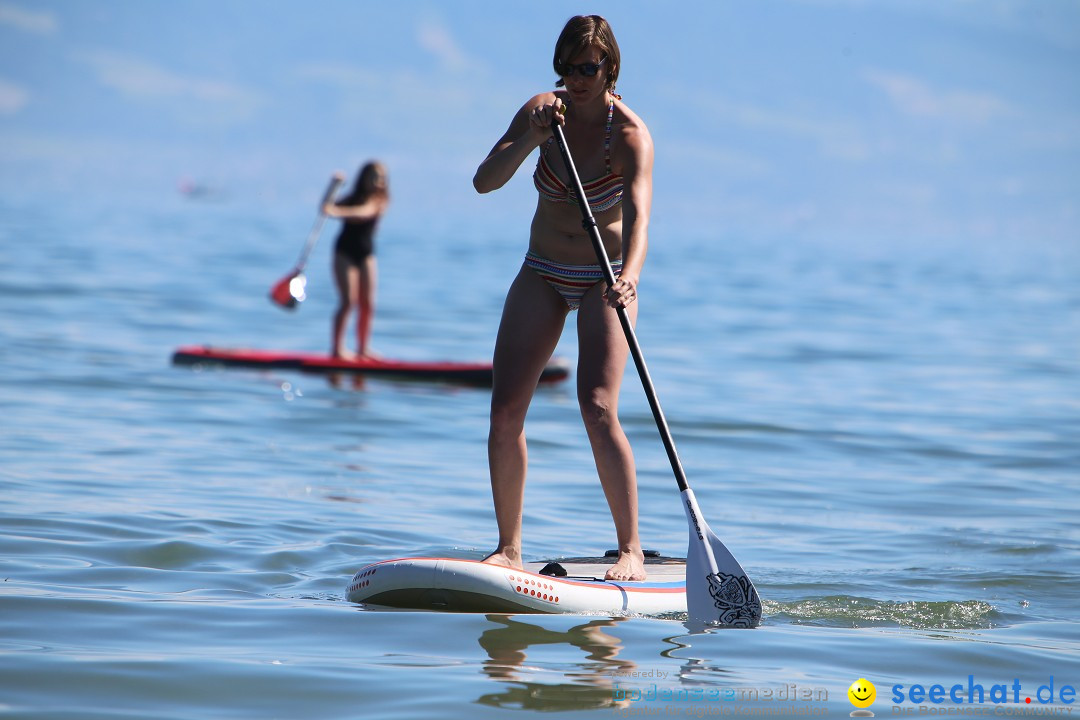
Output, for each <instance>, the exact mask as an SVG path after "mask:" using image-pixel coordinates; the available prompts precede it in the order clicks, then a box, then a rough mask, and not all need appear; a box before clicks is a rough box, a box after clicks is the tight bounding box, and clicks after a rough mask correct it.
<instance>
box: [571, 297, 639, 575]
mask: <svg viewBox="0 0 1080 720" xmlns="http://www.w3.org/2000/svg"><path fill="white" fill-rule="evenodd" d="M604 289H605V288H604V283H600V284H598V285H596V286H595V287H593V288H592V289H591V290H589V292H588V293H586V295H585V297H584V298H583V299H582V302H581V309H580V310H579V311H578V313H579V314H578V346H579V350H578V403H579V404H580V405H581V417H582V419H583V420H584V421H585V429H586V431H587V432H588V435H589V443H590V444H591V445H592V450H593V457H594V458H595V460H596V471H597V473H598V474H599V476H600V484H601V486H602V487H603V488H604V495H605V497H607V502H608V507H609V508H610V509H611V517H612V520H614V522H615V534H616V537H617V539H618V542H619V558H618V560H617V561H616V562H615V564H614V565H612V566H611V568H609V569H608V571H607V575H606V577H607V579H608V580H644V579H645V558H644V556H643V554H642V552H641V540H640V539H639V538H638V495H637V470H636V468H635V465H634V454H633V451H632V450H631V448H630V441H629V440H627V438H626V433H625V432H623V429H622V425H621V424H620V423H619V388H620V386H621V384H622V377H623V371H624V369H625V368H626V358H627V356H628V355H629V354H630V348H629V347H628V346H627V344H626V337H625V336H624V335H623V331H622V327H621V325H620V324H619V317H618V315H617V314H616V312H615V310H614V309H612V308H610V307H608V305H607V303H605V302H604V297H603V293H604ZM627 311H628V312H629V313H630V320H631V322H633V321H634V320H635V319H636V318H637V303H633V304H632V305H630V307H629V308H627Z"/></svg>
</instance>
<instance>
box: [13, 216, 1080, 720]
mask: <svg viewBox="0 0 1080 720" xmlns="http://www.w3.org/2000/svg"><path fill="white" fill-rule="evenodd" d="M311 205H313V203H299V202H298V203H296V207H292V208H285V209H281V208H279V209H278V210H277V211H276V212H270V213H268V212H265V211H255V210H253V209H250V208H247V207H245V206H244V204H243V203H241V202H222V203H217V204H212V203H202V204H200V203H193V202H185V201H183V200H181V199H179V198H176V199H172V198H169V199H163V200H160V201H159V202H156V203H148V204H147V203H134V204H133V203H127V202H121V201H116V202H114V203H91V202H86V203H81V204H73V205H71V206H58V204H57V203H56V202H55V199H50V200H49V201H48V202H39V203H33V202H24V201H13V200H7V201H3V203H2V205H0V257H2V258H3V260H4V267H5V272H4V273H3V276H2V277H0V308H2V313H0V367H2V370H3V372H2V373H0V404H2V407H3V413H2V419H0V428H2V430H0V577H2V578H3V582H2V584H0V717H19V718H65V719H70V718H117V717H133V718H134V717H139V718H144V717H145V718H219V717H220V718H260V719H264V718H351V717H355V718H375V719H379V720H390V719H393V718H436V717H439V718H443V717H447V718H457V717H470V718H476V717H482V718H488V717H490V718H496V717H523V716H525V715H527V714H532V713H545V712H549V711H558V715H557V716H558V717H568V718H569V717H606V716H617V717H624V716H650V715H651V716H656V715H665V716H678V717H706V716H719V715H734V714H752V713H757V714H769V715H810V716H820V715H831V716H837V717H842V716H847V715H848V714H849V713H850V712H851V711H852V710H853V709H854V708H853V706H852V704H851V703H850V702H849V700H848V697H847V689H848V686H849V685H851V684H852V683H853V682H854V681H855V680H857V679H859V678H866V679H868V680H869V681H871V682H872V683H874V684H875V685H876V687H877V701H876V703H875V704H874V705H873V706H872V707H871V710H873V711H875V712H876V714H877V716H879V717H880V716H882V715H902V714H913V715H915V714H920V713H922V714H926V713H927V711H934V712H941V713H944V712H945V711H946V710H947V709H950V708H951V709H953V710H956V709H961V710H967V711H969V712H973V713H978V712H984V711H985V712H987V713H988V714H991V715H998V716H1001V715H1023V714H1032V713H1034V712H1035V711H1038V712H1040V713H1046V712H1049V711H1054V712H1058V713H1063V714H1068V713H1069V712H1071V711H1072V710H1073V708H1075V705H1074V704H1072V702H1070V696H1069V694H1068V688H1069V687H1075V686H1076V685H1078V684H1080V626H1078V624H1077V619H1078V618H1080V610H1078V607H1077V606H1078V604H1080V522H1078V519H1080V517H1078V511H1080V501H1078V499H1077V498H1078V492H1077V491H1078V487H1080V246H1073V247H1061V246H1054V245H1049V244H1042V243H1039V242H1038V241H1037V239H1031V240H1028V241H1026V242H1024V243H1022V244H1021V243H1017V244H1016V245H1014V246H1004V245H1002V244H1000V243H999V244H994V245H989V246H988V245H981V244H979V243H977V242H974V241H972V242H961V241H955V242H940V243H935V242H930V241H924V240H918V239H914V240H912V241H910V242H905V243H885V242H880V241H875V240H874V239H872V238H870V239H867V240H866V241H865V242H860V243H850V242H848V243H839V242H836V243H830V242H822V241H816V242H804V241H799V239H797V238H792V239H788V240H787V241H783V242H780V241H754V242H751V241H746V240H740V239H737V238H729V237H723V236H718V237H711V236H709V235H708V234H707V233H704V232H703V233H700V234H699V235H698V236H696V237H694V236H686V235H683V234H679V233H675V232H667V233H665V232H663V231H662V230H654V233H653V237H652V247H651V250H650V257H649V261H648V264H647V268H646V270H647V274H646V276H645V278H644V279H643V282H642V288H641V295H642V306H641V317H640V319H639V325H638V334H639V339H640V341H641V345H642V347H643V349H644V351H645V356H646V358H647V360H648V362H649V365H650V369H651V371H652V375H653V379H654V381H655V383H656V386H657V390H658V393H659V397H660V401H661V403H662V404H663V407H664V410H665V412H666V414H667V417H668V420H669V422H670V423H671V427H672V431H673V434H674V437H675V441H676V444H677V446H678V448H679V451H680V454H681V456H682V459H683V462H684V464H685V466H686V470H687V474H688V477H689V480H690V483H691V485H692V487H693V488H694V489H695V492H696V494H697V496H698V499H699V501H700V503H701V506H702V509H703V511H704V514H705V517H706V518H707V520H708V521H709V523H710V525H711V526H712V527H713V529H714V530H715V531H716V532H717V534H718V535H719V536H720V537H721V538H723V540H724V541H725V543H726V544H727V545H728V547H729V548H730V549H731V550H732V552H733V553H734V555H735V556H736V557H737V558H738V559H739V561H740V562H741V563H742V565H743V566H744V568H746V570H747V572H748V573H749V574H750V576H751V577H752V578H753V579H754V581H755V583H756V585H757V587H758V590H759V591H760V593H761V596H762V598H763V601H764V608H765V618H764V621H763V623H762V625H761V626H760V627H759V628H757V629H755V630H748V631H732V630H727V631H718V630H713V631H709V632H701V631H698V630H695V629H694V628H692V627H690V626H689V625H687V624H686V623H684V622H682V621H680V620H679V619H674V620H671V619H667V620H659V619H653V618H637V617H634V618H610V617H595V616H590V617H584V616H534V615H517V616H503V615H471V614H442V613H429V612H394V611H385V610H375V609H371V608H364V607H359V606H356V605H353V604H351V603H349V602H347V601H346V599H345V588H346V584H347V582H348V580H349V579H350V577H351V575H352V573H353V572H355V570H356V569H358V568H359V567H361V566H363V565H365V564H367V563H370V562H373V561H377V560H383V559H388V558H393V557H400V556H407V555H453V556H459V557H465V558H480V557H482V556H483V555H484V554H485V553H486V551H488V550H490V548H491V547H492V545H493V542H494V539H495V535H494V520H493V514H492V511H491V503H490V496H489V489H488V481H487V467H486V450H485V437H486V433H487V409H488V399H489V398H488V392H487V391H485V390H483V389H475V388H462V387H454V386H450V385H430V384H418V383H404V382H393V381H385V380H368V381H366V382H364V383H362V384H359V385H356V386H354V385H353V383H351V382H346V383H343V384H339V385H333V384H330V383H328V382H327V381H326V380H325V379H323V378H320V377H317V376H308V375H298V374H295V373H290V372H254V371H243V370H223V371H202V372H199V371H195V370H192V369H191V368H186V367H173V366H172V365H171V363H170V355H171V352H172V350H173V349H174V348H175V347H177V346H179V345H184V344H192V343H208V344H217V345H226V346H247V347H263V348H293V349H308V350H323V349H325V348H326V347H327V345H328V332H329V315H330V311H331V306H332V302H333V297H332V296H333V290H332V287H331V285H330V281H329V272H328V264H329V248H330V245H331V242H330V238H331V237H332V232H333V230H334V228H332V227H327V229H326V232H325V234H324V239H323V243H322V244H321V245H320V246H319V248H318V250H317V251H316V253H315V255H314V257H313V260H312V263H311V266H310V267H309V272H308V275H309V293H310V297H309V299H308V301H307V302H306V303H305V304H304V305H303V306H302V307H301V308H300V309H299V310H298V311H296V312H294V313H287V312H283V311H282V310H280V309H278V308H277V307H275V306H274V305H272V304H271V303H270V302H269V300H268V299H267V291H268V290H269V287H270V285H271V284H272V283H273V282H274V281H275V280H277V279H278V278H279V277H281V276H282V275H283V274H284V273H285V272H286V271H288V269H289V267H290V265H291V263H292V261H293V260H294V258H295V253H296V252H297V251H298V250H299V248H300V245H301V243H302V242H303V238H304V236H305V234H306V232H307V230H308V229H309V227H310V224H311V222H312V221H313V219H314V218H313V217H312V213H311V212H310V207H311ZM526 220H527V218H522V222H521V226H520V228H517V229H516V230H517V231H518V232H519V233H523V232H524V230H525V223H526ZM417 226H418V227H419V226H421V225H420V224H419V223H418V224H417ZM524 249H525V239H524V236H523V235H521V234H518V235H516V236H513V235H511V236H507V235H506V234H499V233H498V232H495V231H490V232H486V231H479V232H477V231H474V229H470V228H456V229H455V228H449V227H446V228H440V229H437V230H431V231H430V232H427V233H421V232H416V231H406V230H404V229H403V226H397V227H396V228H395V226H392V225H388V226H387V227H386V228H384V232H383V234H382V235H381V236H380V237H379V258H380V263H381V280H382V285H381V288H380V296H379V298H380V310H379V314H378V317H377V320H376V325H375V346H376V349H377V350H379V351H380V352H381V353H383V354H384V355H387V356H391V357H400V358H410V359H455V360H475V359H486V358H489V357H490V354H491V349H492V344H493V340H494V335H495V329H496V327H497V323H498V318H499V311H500V308H501V302H502V297H503V294H504V293H505V290H506V288H507V287H508V285H509V282H510V280H511V278H512V277H513V274H514V273H515V272H516V269H517V267H518V265H519V264H520V261H521V257H522V256H523V254H524ZM558 354H560V355H563V356H566V357H571V358H572V357H575V355H576V348H575V345H574V336H573V333H572V332H568V333H567V334H566V336H565V338H564V340H563V343H562V345H561V346H560V348H559V351H558ZM621 409H622V417H623V421H624V424H625V426H626V428H627V431H628V433H629V434H630V437H631V441H632V443H633V446H634V450H635V453H636V456H637V460H638V465H639V482H640V487H641V498H642V518H641V524H642V537H643V540H644V542H645V544H646V546H647V547H649V548H655V549H657V550H660V551H663V552H665V553H667V554H676V555H681V554H683V553H685V551H686V538H687V528H686V521H685V518H684V515H683V511H682V508H681V506H680V503H679V499H678V493H677V488H676V485H675V482H674V478H673V476H672V473H671V470H670V468H669V466H668V464H667V459H666V456H665V454H664V451H663V447H662V446H661V443H660V441H659V438H658V435H657V433H656V429H655V426H654V424H653V420H652V417H651V415H650V414H649V410H648V406H647V404H646V402H645V400H644V397H643V395H642V392H641V387H640V384H639V383H638V380H637V377H636V374H635V372H634V369H633V367H632V365H631V366H630V367H629V368H628V374H627V378H626V382H625V384H624V389H623V400H622V408H621ZM528 431H529V436H530V441H531V446H530V450H531V462H532V465H531V473H530V482H529V486H528V490H527V498H526V518H525V547H524V550H525V553H526V555H527V557H528V559H544V558H548V557H556V556H560V555H568V554H594V553H602V552H603V551H604V550H606V549H608V548H610V547H613V544H614V533H613V530H612V527H611V521H610V516H609V515H608V512H607V509H606V506H605V505H604V503H603V498H602V495H601V492H600V489H599V485H598V482H597V481H596V479H595V471H594V469H593V467H592V459H591V454H590V452H589V450H588V446H587V443H586V441H585V436H584V431H583V429H582V427H581V422H580V418H579V417H578V414H577V408H576V402H575V399H574V391H573V377H571V380H570V382H568V383H563V384H561V385H558V386H555V387H549V388H543V389H541V390H540V391H539V392H538V394H537V396H536V399H535V401H534V404H533V406H532V409H531V412H530V417H529V423H528ZM1014 681H1015V682H1016V683H1018V685H1017V688H1018V689H1017V692H1016V693H1015V698H1014V692H1013V687H1014V686H1013V684H1014ZM1051 684H1052V685H1053V688H1052V701H1051V700H1050V696H1049V695H1048V694H1047V693H1048V691H1049V690H1051V688H1050V685H1051ZM896 685H900V686H902V687H901V688H899V690H894V689H893V687H894V686H896ZM912 685H920V686H922V687H923V688H924V690H929V689H930V688H931V687H932V686H934V685H941V686H942V687H943V688H944V692H945V693H946V699H945V701H944V702H943V703H934V702H931V701H930V700H925V701H924V702H922V703H919V702H915V701H914V700H915V699H916V698H917V697H920V696H919V695H917V693H918V691H917V690H915V691H912V689H911V686H912ZM956 685H962V688H961V689H960V690H956V692H957V693H959V695H960V696H962V699H964V700H965V701H966V700H967V698H968V692H969V685H970V686H971V689H970V691H971V692H972V693H975V692H976V691H975V690H974V689H973V688H974V686H975V685H980V686H982V687H983V688H984V689H985V692H986V702H985V704H983V705H978V704H970V703H968V704H961V705H953V704H952V702H951V701H950V700H949V699H948V697H947V693H948V692H949V691H950V689H955V686H956ZM995 685H998V686H1006V690H1000V689H999V690H994V686H995ZM897 692H900V693H902V699H900V700H897V699H896V696H895V693H897ZM909 692H913V695H912V697H908V695H907V693H909ZM1003 692H1007V695H1008V697H1007V700H1008V702H1007V703H1004V704H1001V703H991V702H990V700H991V695H992V694H993V695H994V697H995V698H997V699H1000V697H1001V694H1002V693H1003ZM973 697H974V696H973ZM1028 697H1031V698H1032V702H1031V703H1027V702H1025V701H1026V698H1028ZM938 698H939V699H940V695H939V696H938ZM1043 700H1048V702H1046V703H1044V702H1042V701H1043Z"/></svg>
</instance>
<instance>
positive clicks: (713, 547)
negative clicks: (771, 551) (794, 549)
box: [682, 488, 761, 628]
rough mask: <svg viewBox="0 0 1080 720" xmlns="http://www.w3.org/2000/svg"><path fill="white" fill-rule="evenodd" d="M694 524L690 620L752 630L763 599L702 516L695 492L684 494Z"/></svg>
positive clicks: (689, 562)
mask: <svg viewBox="0 0 1080 720" xmlns="http://www.w3.org/2000/svg"><path fill="white" fill-rule="evenodd" d="M682 499H683V507H684V508H685V510H686V517H687V520H689V523H690V545H689V547H688V548H687V550H686V609H687V612H688V614H689V616H690V620H692V621H695V622H700V623H706V624H709V625H721V626H724V627H739V628H752V627H756V626H757V625H758V623H760V622H761V599H760V598H759V597H758V594H757V589H756V588H755V587H754V583H752V582H750V578H749V577H747V575H746V571H744V570H743V569H742V566H741V565H739V561H738V560H736V559H735V557H734V556H733V555H732V554H731V552H730V551H728V549H727V548H726V547H724V543H722V542H721V541H720V538H718V537H717V536H716V535H715V534H714V533H713V531H712V530H711V529H709V526H708V525H707V524H706V523H705V518H703V517H702V516H701V509H700V508H699V507H698V504H697V499H696V498H695V497H694V491H693V490H691V489H689V488H687V489H686V490H683V492H682Z"/></svg>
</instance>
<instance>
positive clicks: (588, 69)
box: [555, 58, 607, 77]
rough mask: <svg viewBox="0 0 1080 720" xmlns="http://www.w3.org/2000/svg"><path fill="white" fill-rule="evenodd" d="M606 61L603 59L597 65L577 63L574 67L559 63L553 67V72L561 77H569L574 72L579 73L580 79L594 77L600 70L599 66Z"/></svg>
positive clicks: (570, 64) (569, 64)
mask: <svg viewBox="0 0 1080 720" xmlns="http://www.w3.org/2000/svg"><path fill="white" fill-rule="evenodd" d="M606 61H607V58H604V59H603V60H601V61H600V62H598V63H578V64H577V65H574V64H572V63H560V64H559V65H557V66H556V67H555V71H556V72H557V73H559V75H560V76H562V77H570V76H571V75H573V74H574V73H575V72H577V73H579V74H580V75H581V76H582V77H594V76H595V75H596V73H597V72H599V70H600V66H601V65H603V64H604V63H605V62H606Z"/></svg>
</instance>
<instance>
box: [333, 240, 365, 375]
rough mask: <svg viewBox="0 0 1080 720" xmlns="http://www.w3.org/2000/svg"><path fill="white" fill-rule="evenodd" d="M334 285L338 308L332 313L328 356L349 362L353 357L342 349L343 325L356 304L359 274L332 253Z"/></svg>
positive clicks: (341, 255)
mask: <svg viewBox="0 0 1080 720" xmlns="http://www.w3.org/2000/svg"><path fill="white" fill-rule="evenodd" d="M334 284H335V285H336V286H337V291H338V306H337V310H335V311H334V320H333V327H332V330H331V335H330V355H331V356H332V357H336V358H343V359H345V360H351V359H352V358H354V357H355V355H354V354H353V353H351V352H349V351H348V350H347V349H346V348H345V347H344V340H345V323H346V322H347V321H348V319H349V310H350V309H351V308H352V306H353V305H355V304H356V303H357V299H356V298H357V294H358V292H359V287H360V274H359V270H357V268H356V266H355V265H353V264H352V262H350V261H349V259H348V258H347V257H345V256H344V255H343V254H341V253H334Z"/></svg>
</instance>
